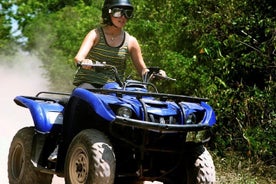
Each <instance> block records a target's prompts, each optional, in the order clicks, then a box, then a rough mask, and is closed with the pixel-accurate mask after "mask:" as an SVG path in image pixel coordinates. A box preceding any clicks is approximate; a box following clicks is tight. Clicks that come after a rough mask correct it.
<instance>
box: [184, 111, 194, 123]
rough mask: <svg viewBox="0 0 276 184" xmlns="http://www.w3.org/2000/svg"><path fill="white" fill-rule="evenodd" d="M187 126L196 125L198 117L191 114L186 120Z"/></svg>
mask: <svg viewBox="0 0 276 184" xmlns="http://www.w3.org/2000/svg"><path fill="white" fill-rule="evenodd" d="M186 123H187V124H195V123H196V115H195V114H194V113H191V114H189V115H188V116H187V118H186Z"/></svg>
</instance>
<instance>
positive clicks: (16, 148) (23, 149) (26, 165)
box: [8, 127, 53, 184]
mask: <svg viewBox="0 0 276 184" xmlns="http://www.w3.org/2000/svg"><path fill="white" fill-rule="evenodd" d="M33 135H34V128H33V127H26V128H22V129H21V130H19V131H18V132H17V133H16V135H15V136H14V138H13V140H12V143H11V146H10V150H9V156H8V177H9V183H10V184H25V183H26V184H27V183H40V184H51V183H52V178H53V175H52V174H45V173H41V172H39V171H38V170H36V168H35V167H34V166H33V164H32V163H31V150H32V141H33Z"/></svg>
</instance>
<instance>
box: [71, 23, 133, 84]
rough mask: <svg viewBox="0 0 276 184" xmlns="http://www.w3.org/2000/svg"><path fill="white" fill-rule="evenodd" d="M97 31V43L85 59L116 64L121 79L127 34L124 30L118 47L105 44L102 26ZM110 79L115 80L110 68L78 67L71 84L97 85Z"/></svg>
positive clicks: (126, 51) (126, 53)
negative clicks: (98, 35) (98, 37)
mask: <svg viewBox="0 0 276 184" xmlns="http://www.w3.org/2000/svg"><path fill="white" fill-rule="evenodd" d="M97 31H98V32H99V34H100V39H99V43H98V44H97V45H95V46H93V48H92V49H91V50H90V52H89V54H88V56H87V59H91V60H92V61H93V62H95V61H99V62H106V64H109V65H113V66H116V67H117V70H118V73H119V77H120V78H121V80H122V79H123V77H124V74H125V69H126V59H127V55H128V40H129V34H128V33H127V32H124V39H123V41H122V44H121V45H119V46H118V47H111V46H109V45H108V44H107V41H106V38H105V35H104V32H103V30H102V28H101V27H100V28H97ZM112 81H115V75H114V72H112V71H111V70H110V69H102V68H100V69H99V68H96V69H91V70H86V69H83V68H81V67H79V68H78V70H77V72H76V74H75V77H74V81H73V84H74V85H75V86H78V85H80V84H82V83H90V84H96V85H97V86H98V85H104V84H105V83H107V82H112Z"/></svg>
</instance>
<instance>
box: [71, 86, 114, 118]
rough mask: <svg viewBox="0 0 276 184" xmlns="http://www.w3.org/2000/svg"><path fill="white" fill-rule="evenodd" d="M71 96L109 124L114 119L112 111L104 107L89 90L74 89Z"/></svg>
mask: <svg viewBox="0 0 276 184" xmlns="http://www.w3.org/2000/svg"><path fill="white" fill-rule="evenodd" d="M72 96H73V97H77V98H79V99H81V100H83V101H85V102H86V103H88V104H89V105H90V106H91V107H92V109H94V111H95V112H96V113H97V114H98V115H99V116H101V117H102V118H104V119H105V120H107V121H109V122H111V121H113V120H114V119H115V118H116V116H115V114H114V113H113V112H112V110H111V109H110V108H108V107H106V105H104V103H103V102H102V101H101V100H100V99H99V98H98V97H97V95H96V94H95V93H93V92H91V91H89V90H87V89H84V88H76V89H75V90H74V91H73V93H72Z"/></svg>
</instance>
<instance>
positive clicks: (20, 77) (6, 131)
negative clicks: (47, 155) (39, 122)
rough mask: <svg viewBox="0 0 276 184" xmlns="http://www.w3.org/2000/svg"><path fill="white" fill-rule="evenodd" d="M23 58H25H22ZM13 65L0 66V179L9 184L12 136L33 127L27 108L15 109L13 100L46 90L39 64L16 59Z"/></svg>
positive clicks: (60, 183) (27, 58)
mask: <svg viewBox="0 0 276 184" xmlns="http://www.w3.org/2000/svg"><path fill="white" fill-rule="evenodd" d="M22 58H24V59H22ZM15 60H16V61H17V62H16V64H15V65H10V64H9V65H8V66H3V65H1V66H0V82H1V90H0V105H1V107H0V127H1V128H0V166H1V167H0V178H1V184H8V183H9V182H8V173H7V158H8V151H9V146H10V143H11V141H12V138H13V136H14V134H15V133H16V132H17V131H18V130H19V129H20V128H22V127H25V126H32V119H31V115H30V113H29V111H28V109H25V108H22V107H20V106H17V105H16V104H15V103H14V102H13V98H14V97H15V96H17V95H35V94H36V93H37V92H38V91H40V90H43V91H44V90H46V88H47V81H46V80H45V79H43V77H42V73H43V70H42V69H41V68H40V67H39V65H40V62H39V61H38V60H37V59H36V58H34V57H31V56H28V55H25V56H24V57H18V58H15ZM1 64H2V62H1ZM63 183H64V181H63V178H58V177H54V179H53V184H63Z"/></svg>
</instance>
